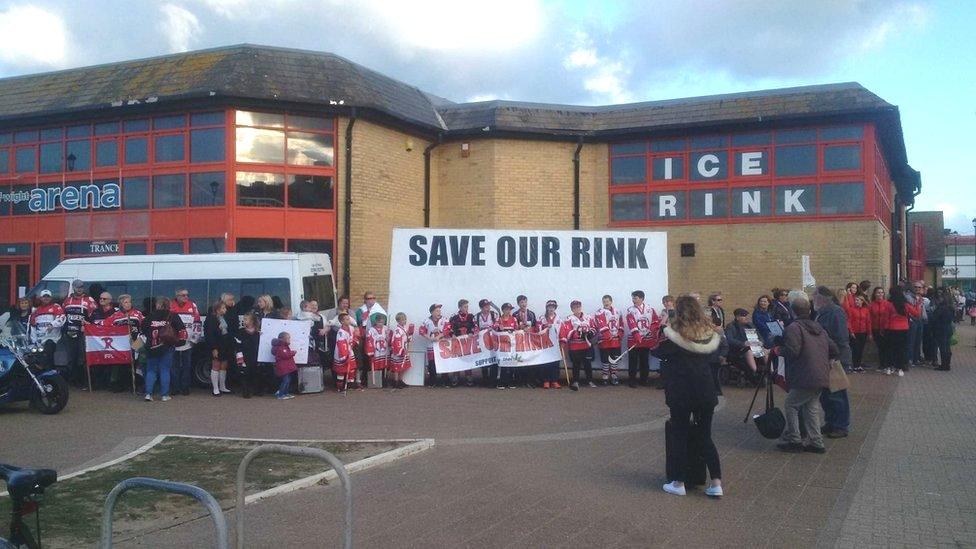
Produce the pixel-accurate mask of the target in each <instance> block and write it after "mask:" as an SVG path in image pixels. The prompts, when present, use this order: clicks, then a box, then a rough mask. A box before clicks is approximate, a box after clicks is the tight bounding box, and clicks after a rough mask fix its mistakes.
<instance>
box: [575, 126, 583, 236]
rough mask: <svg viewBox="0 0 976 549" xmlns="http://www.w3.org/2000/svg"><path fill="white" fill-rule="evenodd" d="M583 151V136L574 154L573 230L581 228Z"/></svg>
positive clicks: (579, 138) (580, 137)
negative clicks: (581, 156) (581, 153)
mask: <svg viewBox="0 0 976 549" xmlns="http://www.w3.org/2000/svg"><path fill="white" fill-rule="evenodd" d="M581 150H583V136H582V135H580V136H577V138H576V151H575V152H574V153H573V230H576V231H578V230H579V228H580V151H581Z"/></svg>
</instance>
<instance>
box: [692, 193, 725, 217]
mask: <svg viewBox="0 0 976 549" xmlns="http://www.w3.org/2000/svg"><path fill="white" fill-rule="evenodd" d="M728 215H729V191H728V190H726V189H709V190H704V191H691V217H692V218H694V219H709V218H718V217H728Z"/></svg>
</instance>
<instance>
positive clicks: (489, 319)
mask: <svg viewBox="0 0 976 549" xmlns="http://www.w3.org/2000/svg"><path fill="white" fill-rule="evenodd" d="M493 305H494V304H493V303H492V302H491V301H489V300H487V299H482V300H481V301H479V302H478V308H479V309H480V311H478V314H477V315H475V319H474V325H475V328H477V329H478V331H479V332H480V331H482V330H494V329H495V324H496V323H497V322H498V313H497V312H496V311H494V310H493V309H492V307H493ZM481 383H482V384H483V385H484V386H485V387H491V386H492V385H494V384H497V383H498V366H482V367H481Z"/></svg>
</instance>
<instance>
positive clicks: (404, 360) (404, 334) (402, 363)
mask: <svg viewBox="0 0 976 549" xmlns="http://www.w3.org/2000/svg"><path fill="white" fill-rule="evenodd" d="M395 318H396V326H395V327H394V328H393V333H392V334H391V337H390V366H389V369H388V370H387V371H388V372H389V374H390V378H391V384H392V386H393V388H394V389H403V388H404V387H406V386H407V384H406V383H404V382H403V379H402V374H403V372H405V371H406V370H408V369H410V338H411V337H412V336H413V324H407V315H405V314H404V313H397V315H396V317H395Z"/></svg>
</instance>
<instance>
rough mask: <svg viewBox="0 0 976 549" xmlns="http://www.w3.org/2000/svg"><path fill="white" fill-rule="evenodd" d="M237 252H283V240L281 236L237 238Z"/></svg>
mask: <svg viewBox="0 0 976 549" xmlns="http://www.w3.org/2000/svg"><path fill="white" fill-rule="evenodd" d="M237 251H238V252H283V251H285V241H284V239H281V238H238V239H237Z"/></svg>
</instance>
